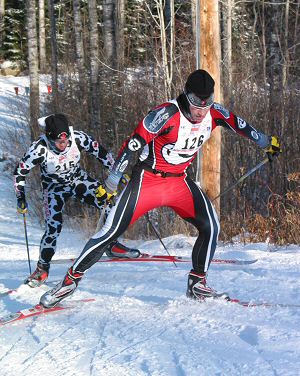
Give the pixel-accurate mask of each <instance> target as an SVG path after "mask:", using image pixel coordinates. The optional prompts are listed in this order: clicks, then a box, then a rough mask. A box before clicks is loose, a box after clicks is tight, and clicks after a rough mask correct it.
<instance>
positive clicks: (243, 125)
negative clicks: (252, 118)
mask: <svg viewBox="0 0 300 376" xmlns="http://www.w3.org/2000/svg"><path fill="white" fill-rule="evenodd" d="M237 121H238V127H239V128H240V129H243V128H245V127H246V126H247V123H246V121H245V120H243V119H241V118H239V117H237Z"/></svg>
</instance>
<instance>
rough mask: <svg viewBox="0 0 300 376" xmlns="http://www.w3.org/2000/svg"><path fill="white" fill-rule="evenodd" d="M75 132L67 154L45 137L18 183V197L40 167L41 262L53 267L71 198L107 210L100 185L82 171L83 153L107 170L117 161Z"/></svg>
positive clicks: (26, 159) (21, 168)
mask: <svg viewBox="0 0 300 376" xmlns="http://www.w3.org/2000/svg"><path fill="white" fill-rule="evenodd" d="M70 130H71V138H70V143H69V145H68V146H67V148H66V150H65V151H64V152H61V153H56V152H55V151H54V150H52V148H51V147H50V145H49V142H48V140H47V138H46V137H45V136H44V135H42V136H40V137H39V139H38V140H37V141H35V142H33V143H32V144H31V146H30V148H29V149H28V151H27V152H26V153H25V155H24V156H23V158H22V159H21V161H20V162H19V164H18V165H17V167H16V170H15V175H14V180H15V184H14V185H15V190H16V193H18V192H20V191H23V192H24V193H25V178H26V175H27V174H28V173H29V172H30V170H31V169H32V168H33V167H35V166H36V165H39V166H40V170H41V180H42V190H43V202H44V205H43V207H44V218H45V233H44V235H43V237H42V239H41V243H40V260H39V261H40V262H41V263H43V264H44V263H49V262H50V261H51V259H52V257H53V255H54V253H55V250H56V242H57V238H58V236H59V234H60V233H61V230H62V223H63V218H62V211H63V208H64V205H65V203H66V202H67V200H68V199H69V198H71V197H73V198H76V199H78V200H79V201H80V202H82V203H87V204H89V205H92V206H95V207H97V208H99V209H103V206H100V205H99V204H98V201H97V199H96V197H95V189H96V188H97V187H98V186H99V185H100V183H99V181H97V180H95V179H93V178H91V177H90V176H89V175H88V174H87V172H85V171H83V170H82V169H81V167H80V164H79V162H80V153H81V151H83V150H84V151H86V152H87V153H89V154H92V155H93V156H95V157H96V158H97V159H98V160H99V161H100V162H101V163H102V164H103V166H104V167H106V168H111V167H112V165H113V163H114V159H113V156H112V155H111V154H110V153H108V152H107V151H106V150H105V149H104V148H103V147H102V146H101V145H99V143H98V142H97V141H95V140H94V139H93V138H92V137H90V136H88V135H87V134H86V133H84V132H82V131H76V130H73V129H72V127H70Z"/></svg>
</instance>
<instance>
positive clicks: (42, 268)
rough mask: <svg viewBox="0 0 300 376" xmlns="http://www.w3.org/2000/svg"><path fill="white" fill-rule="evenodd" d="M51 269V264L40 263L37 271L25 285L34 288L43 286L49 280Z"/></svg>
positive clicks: (27, 279)
mask: <svg viewBox="0 0 300 376" xmlns="http://www.w3.org/2000/svg"><path fill="white" fill-rule="evenodd" d="M49 269H50V264H49V263H42V262H41V261H38V263H37V267H36V269H35V271H34V272H33V273H32V274H31V275H30V276H29V277H28V278H26V279H25V281H24V284H25V285H28V286H29V287H32V288H34V287H39V286H41V285H42V284H43V283H45V282H46V280H47V278H48V275H49Z"/></svg>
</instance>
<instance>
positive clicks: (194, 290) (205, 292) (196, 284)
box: [186, 269, 229, 301]
mask: <svg viewBox="0 0 300 376" xmlns="http://www.w3.org/2000/svg"><path fill="white" fill-rule="evenodd" d="M186 296H187V297H188V298H190V299H195V300H199V301H204V300H205V299H207V298H214V299H225V300H227V299H229V296H228V294H227V293H218V292H217V291H215V290H213V289H212V288H211V287H208V286H206V274H205V273H197V272H195V271H194V270H193V269H192V270H191V271H190V272H189V276H188V285H187V291H186Z"/></svg>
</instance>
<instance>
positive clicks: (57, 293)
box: [40, 267, 83, 308]
mask: <svg viewBox="0 0 300 376" xmlns="http://www.w3.org/2000/svg"><path fill="white" fill-rule="evenodd" d="M82 276H83V273H82V272H74V271H73V267H71V268H70V269H69V270H68V272H67V274H66V276H65V278H64V279H63V280H62V282H59V283H58V284H57V285H56V286H55V287H54V288H53V289H52V290H49V291H47V292H46V293H45V294H44V295H42V296H41V299H40V305H42V306H43V307H44V308H52V307H55V306H56V305H57V304H58V303H59V302H60V301H61V300H63V299H65V298H67V297H68V296H70V295H72V294H73V292H74V291H75V289H76V288H77V286H78V283H79V281H80V280H81V278H82Z"/></svg>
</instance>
